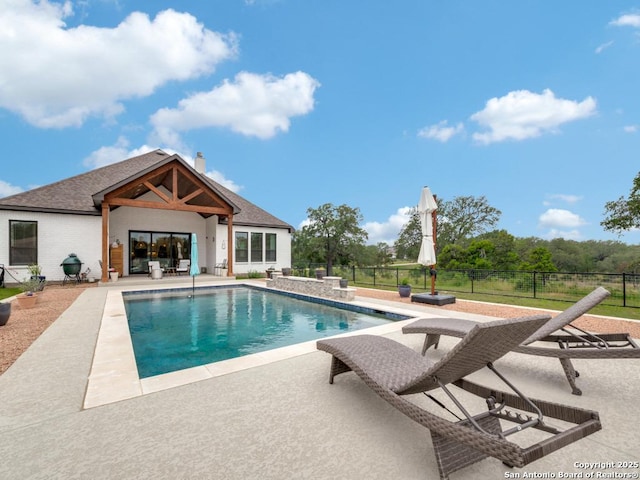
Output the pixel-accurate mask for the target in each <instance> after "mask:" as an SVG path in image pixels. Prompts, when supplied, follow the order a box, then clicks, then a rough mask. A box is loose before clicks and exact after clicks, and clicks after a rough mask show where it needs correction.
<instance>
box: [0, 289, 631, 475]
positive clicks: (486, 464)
mask: <svg viewBox="0 0 640 480" xmlns="http://www.w3.org/2000/svg"><path fill="white" fill-rule="evenodd" d="M184 282H185V284H186V285H189V286H190V285H191V283H190V279H185V280H184ZM198 284H200V283H198ZM146 285H150V283H147V284H146ZM151 285H156V284H151ZM175 285H176V286H178V285H180V284H179V283H176V284H175ZM162 286H166V285H164V284H163V285H162ZM130 287H133V283H131V284H128V283H127V282H124V281H123V282H117V283H116V284H113V285H108V286H105V287H100V288H93V289H87V290H85V291H84V292H83V293H82V294H81V295H80V297H79V298H78V300H76V302H75V303H74V304H73V305H72V306H71V307H70V308H69V309H68V310H67V311H65V312H64V314H63V315H61V316H60V318H59V319H58V320H57V321H56V322H54V323H53V324H52V325H51V327H50V328H49V329H47V330H46V331H45V332H44V333H43V334H42V335H41V336H40V338H38V340H36V342H34V344H33V345H32V346H31V348H29V349H28V350H27V351H26V352H25V353H24V354H23V355H22V356H21V357H20V358H19V359H18V360H17V361H16V362H15V363H14V365H13V366H12V367H11V368H10V369H9V370H7V371H6V372H5V373H4V374H3V375H2V376H0V405H2V409H1V411H0V438H1V439H2V442H0V455H1V457H0V458H2V462H0V478H7V479H12V480H13V479H57V478H60V479H72V478H79V479H85V478H87V479H89V478H90V479H115V478H117V479H133V478H135V479H146V478H149V479H151V478H153V479H254V478H255V479H258V478H259V479H288V478H296V479H298V478H310V479H325V478H326V479H336V478H339V479H372V478H381V479H382V478H384V479H391V478H393V479H419V478H421V479H424V478H437V475H438V474H437V467H436V463H435V458H434V456H433V451H432V447H431V439H430V435H429V432H428V431H427V430H426V429H425V428H423V427H421V426H419V425H417V424H415V423H414V422H412V421H411V420H409V419H408V418H407V417H405V416H404V415H402V414H401V413H400V412H398V411H397V410H395V409H393V408H392V407H391V406H390V405H388V404H387V403H386V402H384V401H383V400H381V399H380V398H379V397H378V396H377V395H375V393H374V392H372V391H371V390H370V389H368V388H367V387H366V386H365V385H364V383H363V382H362V381H360V379H359V378H357V376H356V375H354V374H344V375H341V376H339V377H338V378H336V382H335V383H334V385H329V383H328V374H329V364H330V356H329V355H327V354H326V353H324V352H318V351H316V350H315V348H308V347H304V349H303V350H302V351H298V352H293V353H292V354H291V355H286V356H284V357H282V358H272V359H270V360H268V359H267V360H263V361H261V362H260V363H258V364H250V365H246V366H244V367H242V366H238V365H236V366H235V367H234V368H231V369H230V370H228V371H227V372H222V373H219V374H217V375H211V377H208V378H205V379H200V380H199V381H194V382H192V383H181V382H178V383H177V384H174V385H168V386H166V388H163V389H158V390H154V391H149V392H146V394H144V395H143V394H140V395H135V396H132V397H130V398H127V399H121V400H118V401H114V402H112V403H105V404H102V405H100V406H94V407H93V408H84V404H85V401H86V399H85V397H86V395H87V394H88V392H89V384H90V378H91V373H92V365H93V364H94V363H95V362H94V352H96V346H97V342H98V338H99V332H100V328H101V324H102V321H103V313H104V312H106V311H107V310H108V308H107V307H108V305H107V303H108V302H107V300H108V296H109V292H113V291H117V290H121V289H126V288H130ZM356 300H357V301H362V302H363V303H368V304H376V305H378V306H383V305H385V306H389V307H390V308H392V309H394V311H396V310H404V311H406V310H410V311H414V312H416V313H417V314H418V315H421V316H451V317H453V316H456V317H464V318H477V316H474V315H470V314H461V313H456V312H449V311H444V310H441V309H438V308H435V307H428V306H421V305H420V306H419V305H410V306H409V305H404V304H402V305H400V306H399V305H398V304H395V305H394V304H393V302H383V301H374V300H371V299H364V298H356ZM402 324H403V322H396V323H394V324H392V325H391V327H389V330H388V331H385V332H384V333H382V332H378V333H381V334H385V335H387V336H389V337H391V338H393V339H395V340H398V341H400V342H402V343H405V344H406V345H409V346H411V347H413V348H414V349H416V350H419V348H420V346H421V344H422V338H421V336H418V335H402V334H401V332H400V328H401V326H402ZM377 328H379V327H377ZM385 328H386V327H385ZM456 341H457V340H456V339H451V338H446V339H445V338H443V339H442V345H443V347H442V349H441V350H439V351H437V352H436V353H435V354H432V355H434V358H435V357H437V356H439V355H441V352H446V351H447V350H448V348H449V347H450V346H451V345H453V344H454V343H455V342H456ZM311 343H313V342H311ZM117 355H118V354H117V352H114V356H115V357H117ZM496 364H497V366H498V368H499V369H500V370H501V371H502V372H503V373H504V374H505V375H506V376H507V377H508V378H510V379H511V380H512V381H513V382H514V383H515V384H516V385H517V386H518V387H519V388H520V389H521V390H523V391H524V392H525V393H527V394H529V395H531V396H532V397H534V398H542V399H546V400H551V401H555V402H558V403H565V404H570V405H576V406H579V407H583V408H588V409H593V410H596V411H598V412H599V413H600V417H601V420H602V425H603V429H602V430H601V431H600V432H597V433H596V434H594V435H591V436H590V437H588V438H586V439H583V440H581V441H578V442H576V443H574V444H572V445H570V446H568V447H566V448H564V449H562V450H560V451H559V452H555V453H554V454H551V455H549V456H547V457H545V458H543V459H541V460H539V461H537V462H535V463H533V464H531V465H529V466H527V467H525V468H524V469H509V468H507V467H506V466H504V465H503V464H502V463H500V462H499V461H497V460H494V459H487V460H484V461H482V462H480V463H478V464H476V465H474V466H472V467H470V468H467V469H465V470H462V471H460V472H456V473H454V474H452V475H451V477H450V478H451V479H453V480H455V479H465V480H466V479H469V480H471V479H477V478H483V479H492V478H495V479H497V478H523V475H524V474H525V473H527V474H529V475H530V476H529V478H533V476H532V474H533V475H540V476H539V477H538V478H543V477H542V475H545V474H546V475H547V477H546V478H560V476H559V475H560V473H561V472H564V473H574V474H582V477H579V478H589V477H588V476H587V474H591V473H593V474H594V475H593V476H592V477H591V478H613V477H606V476H604V475H607V474H638V473H639V472H640V469H638V468H622V467H616V466H615V462H618V461H620V462H624V461H626V462H638V461H640V410H639V409H638V407H637V405H638V398H639V395H640V381H639V380H638V378H639V376H640V375H639V372H640V360H624V359H623V360H607V361H600V362H599V361H588V360H585V361H579V360H576V361H575V364H576V368H577V369H578V370H580V371H581V373H582V375H581V376H580V378H579V384H580V386H581V387H582V389H583V391H584V394H583V395H582V396H581V397H578V396H574V395H571V393H570V390H569V387H568V385H567V383H566V379H565V378H564V374H563V373H562V369H561V368H560V365H559V362H558V361H557V360H556V359H549V358H539V357H531V356H525V355H520V354H515V353H510V354H508V355H507V356H506V357H504V358H503V359H501V360H500V361H499V362H496ZM473 378H474V379H475V380H476V381H479V382H482V383H487V384H496V382H495V380H494V378H493V377H492V376H491V375H490V374H488V373H487V372H478V373H476V374H474V375H473ZM196 380H198V379H196ZM117 385H118V384H117V383H112V384H111V387H112V389H114V390H119V389H120V388H121V387H119V386H117ZM107 386H108V382H107ZM496 386H499V385H498V384H496ZM141 388H143V387H141ZM500 388H502V387H501V386H500ZM416 402H417V403H421V404H423V403H424V402H428V400H427V399H426V398H425V397H419V396H418V398H416ZM425 405H428V404H425ZM593 462H601V463H602V465H598V466H596V467H595V468H588V467H587V466H585V465H584V464H587V463H593ZM606 462H613V463H614V466H613V468H606V467H607V465H605V463H606ZM597 474H600V476H599V477H598V476H596V475H597ZM509 475H512V476H511V477H509ZM551 475H555V477H552V476H551ZM565 478H566V477H565ZM618 478H620V477H618Z"/></svg>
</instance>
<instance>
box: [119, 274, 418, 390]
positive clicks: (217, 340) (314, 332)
mask: <svg viewBox="0 0 640 480" xmlns="http://www.w3.org/2000/svg"><path fill="white" fill-rule="evenodd" d="M191 293H192V290H191V289H182V290H170V291H164V292H157V291H156V292H127V293H124V294H123V296H124V299H125V308H126V312H127V318H128V321H129V330H130V332H131V339H132V342H133V349H134V353H135V357H136V363H137V365H138V374H139V376H140V378H145V377H151V376H154V375H160V374H162V373H167V372H172V371H175V370H182V369H184V368H190V367H195V366H198V365H204V364H207V363H213V362H218V361H221V360H227V359H230V358H236V357H241V356H243V355H248V354H251V353H257V352H262V351H265V350H271V349H273V348H278V347H284V346H287V345H293V344H296V343H300V342H305V341H309V340H315V339H318V338H322V337H328V336H331V335H336V334H338V333H343V332H347V331H353V330H360V329H363V328H368V327H373V326H377V325H383V324H386V323H389V322H390V321H395V320H400V319H405V318H408V317H404V316H402V315H396V314H388V313H385V312H380V311H376V310H371V309H365V308H361V307H354V306H351V305H349V304H342V303H336V302H332V301H322V303H312V302H311V301H306V300H309V299H310V298H309V297H303V296H301V295H286V294H279V293H273V292H269V291H267V290H263V289H260V288H250V287H244V286H242V287H215V288H208V289H201V288H198V289H196V290H195V295H193V296H192V295H191ZM303 298H306V300H304V299H303ZM336 305H339V306H344V307H346V308H353V309H355V310H356V311H354V310H346V309H343V308H336Z"/></svg>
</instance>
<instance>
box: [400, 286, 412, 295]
mask: <svg viewBox="0 0 640 480" xmlns="http://www.w3.org/2000/svg"><path fill="white" fill-rule="evenodd" d="M398 293H399V294H400V296H401V297H402V298H408V297H410V296H411V285H398Z"/></svg>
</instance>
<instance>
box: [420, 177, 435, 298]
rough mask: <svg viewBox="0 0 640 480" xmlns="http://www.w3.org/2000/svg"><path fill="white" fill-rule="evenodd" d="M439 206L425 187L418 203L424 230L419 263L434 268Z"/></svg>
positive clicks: (421, 225) (433, 290)
mask: <svg viewBox="0 0 640 480" xmlns="http://www.w3.org/2000/svg"><path fill="white" fill-rule="evenodd" d="M437 208H438V204H437V203H436V200H435V198H434V197H433V195H432V194H431V190H430V189H429V187H424V188H423V189H422V193H421V194H420V201H419V202H418V214H419V215H420V227H421V228H422V242H421V243H420V253H419V254H418V263H419V264H420V265H424V266H428V267H431V269H432V270H433V268H434V267H435V264H436V249H435V231H434V230H435V228H434V219H433V217H434V216H435V212H436V209H437ZM435 288H436V286H435V272H432V274H431V295H435Z"/></svg>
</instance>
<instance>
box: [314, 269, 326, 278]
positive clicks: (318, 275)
mask: <svg viewBox="0 0 640 480" xmlns="http://www.w3.org/2000/svg"><path fill="white" fill-rule="evenodd" d="M326 275H327V271H326V270H325V269H324V268H316V280H322V279H323V278H324V277H325V276H326Z"/></svg>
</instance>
